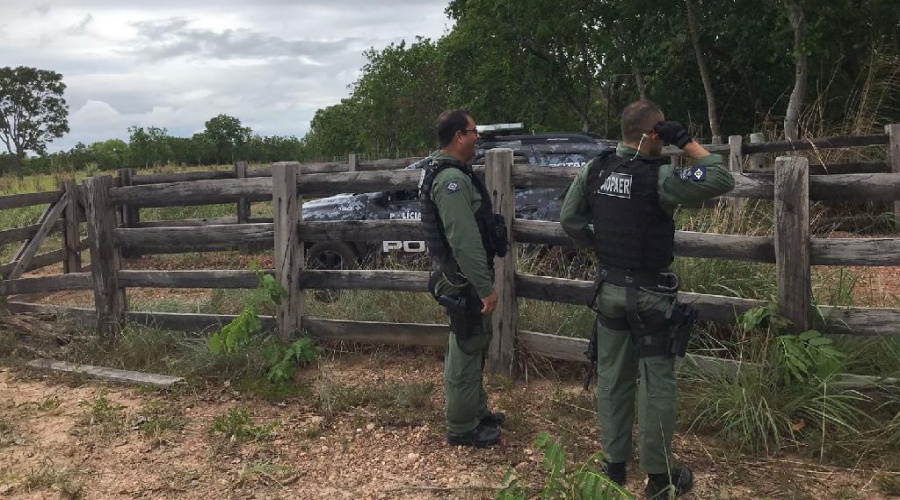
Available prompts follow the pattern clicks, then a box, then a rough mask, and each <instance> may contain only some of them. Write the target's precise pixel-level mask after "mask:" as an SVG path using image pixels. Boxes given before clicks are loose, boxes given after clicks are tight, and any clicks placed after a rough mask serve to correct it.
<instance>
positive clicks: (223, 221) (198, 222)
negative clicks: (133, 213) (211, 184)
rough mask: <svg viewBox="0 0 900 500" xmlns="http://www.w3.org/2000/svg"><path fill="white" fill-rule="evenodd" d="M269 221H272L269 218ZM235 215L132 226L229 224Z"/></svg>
mask: <svg viewBox="0 0 900 500" xmlns="http://www.w3.org/2000/svg"><path fill="white" fill-rule="evenodd" d="M269 222H272V220H271V219H269ZM237 223H238V220H237V217H218V218H208V219H207V218H200V219H172V220H148V221H141V222H136V223H135V224H134V225H133V226H131V227H132V228H146V227H198V226H221V225H229V224H237Z"/></svg>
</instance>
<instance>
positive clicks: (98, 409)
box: [78, 389, 125, 437]
mask: <svg viewBox="0 0 900 500" xmlns="http://www.w3.org/2000/svg"><path fill="white" fill-rule="evenodd" d="M107 394H109V391H108V390H106V389H101V390H100V392H99V393H98V394H97V395H96V396H95V397H94V399H91V400H85V401H81V402H79V403H78V405H79V406H80V407H81V410H82V413H83V415H82V419H81V424H82V426H84V427H86V428H87V431H88V433H91V434H93V433H96V434H97V435H99V436H100V437H108V436H112V435H115V434H118V433H120V432H122V431H123V430H124V428H125V412H124V408H125V407H124V406H122V405H119V404H116V403H114V402H112V401H110V400H109V398H108V397H107Z"/></svg>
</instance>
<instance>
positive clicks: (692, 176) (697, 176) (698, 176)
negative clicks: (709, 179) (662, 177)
mask: <svg viewBox="0 0 900 500" xmlns="http://www.w3.org/2000/svg"><path fill="white" fill-rule="evenodd" d="M677 174H678V177H679V178H680V179H681V180H683V181H693V182H703V181H705V180H706V167H693V168H682V169H679V170H678V172H677Z"/></svg>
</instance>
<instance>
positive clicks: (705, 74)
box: [684, 0, 722, 144]
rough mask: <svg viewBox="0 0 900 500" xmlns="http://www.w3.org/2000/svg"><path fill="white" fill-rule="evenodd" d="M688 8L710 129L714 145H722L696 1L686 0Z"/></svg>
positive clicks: (692, 39)
mask: <svg viewBox="0 0 900 500" xmlns="http://www.w3.org/2000/svg"><path fill="white" fill-rule="evenodd" d="M684 3H685V6H686V7H687V20H688V30H689V31H690V32H691V45H692V46H693V47H694V54H695V55H696V56H697V67H698V69H699V70H700V79H701V80H702V81H703V92H704V93H705V94H706V113H707V115H709V129H710V131H711V132H712V141H713V144H721V143H722V133H721V132H720V131H719V118H718V115H717V114H716V93H715V91H714V90H713V85H712V79H711V78H710V75H709V67H708V66H707V65H706V58H705V56H704V55H703V50H701V48H700V27H699V26H698V23H697V14H696V12H695V10H696V9H695V8H694V0H684Z"/></svg>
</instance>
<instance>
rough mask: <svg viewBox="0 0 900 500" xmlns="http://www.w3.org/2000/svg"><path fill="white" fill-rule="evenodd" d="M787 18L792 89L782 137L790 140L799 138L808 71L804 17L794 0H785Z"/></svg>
mask: <svg viewBox="0 0 900 500" xmlns="http://www.w3.org/2000/svg"><path fill="white" fill-rule="evenodd" d="M785 6H786V7H787V10H788V18H789V19H790V20H791V27H792V28H794V68H795V69H794V90H793V91H792V92H791V100H790V101H789V102H788V108H787V113H785V115H784V137H785V138H786V139H788V140H790V141H796V140H798V139H799V138H800V130H799V128H800V106H801V105H802V104H803V98H804V97H805V96H806V76H807V73H808V72H809V69H808V67H807V61H806V54H805V53H804V52H803V47H802V45H803V39H804V38H806V17H805V16H804V15H803V9H802V8H801V7H800V4H799V3H797V1H796V0H785Z"/></svg>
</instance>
